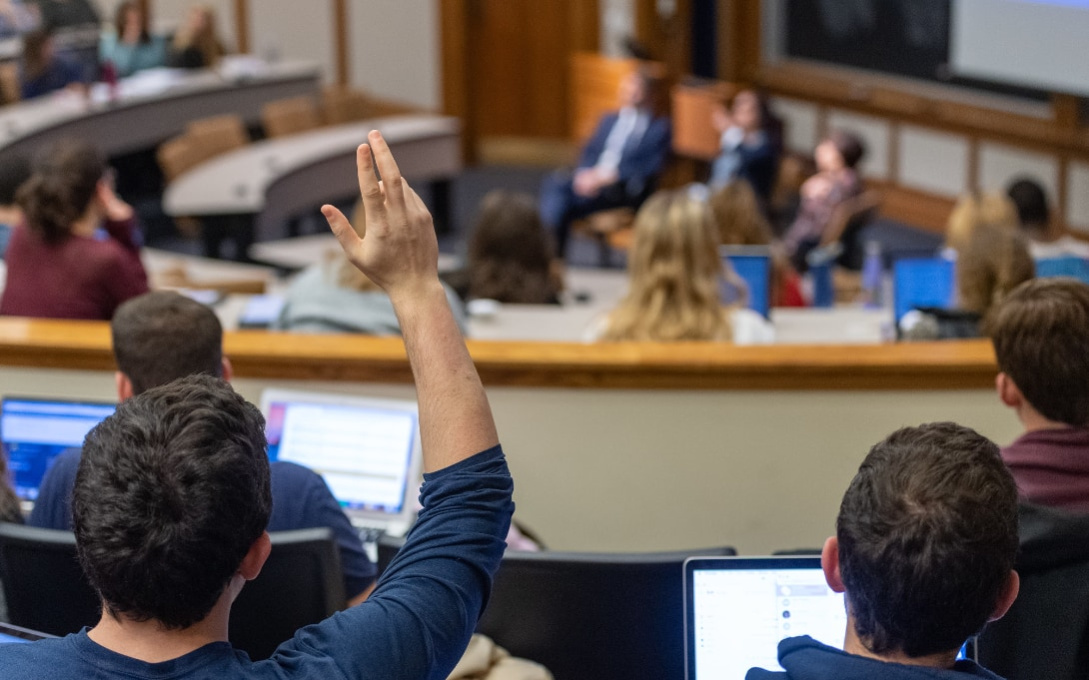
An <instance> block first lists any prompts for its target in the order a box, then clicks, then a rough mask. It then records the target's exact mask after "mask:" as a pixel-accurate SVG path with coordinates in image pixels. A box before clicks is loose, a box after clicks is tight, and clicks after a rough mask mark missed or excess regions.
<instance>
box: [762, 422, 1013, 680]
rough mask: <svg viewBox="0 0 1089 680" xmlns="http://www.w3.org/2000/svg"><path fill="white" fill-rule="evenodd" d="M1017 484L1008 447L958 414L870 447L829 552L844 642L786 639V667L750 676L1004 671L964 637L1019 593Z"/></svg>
mask: <svg viewBox="0 0 1089 680" xmlns="http://www.w3.org/2000/svg"><path fill="white" fill-rule="evenodd" d="M1017 551H1018V536H1017V486H1016V484H1015V483H1014V481H1013V477H1012V476H1011V475H1010V472H1009V470H1007V469H1006V466H1005V465H1003V463H1002V458H1001V457H1000V456H999V453H998V447H997V446H995V445H994V444H993V443H991V442H990V441H988V440H987V439H985V438H984V437H982V436H981V435H979V434H977V433H976V432H974V431H972V430H970V429H968V428H965V427H961V426H959V425H955V424H953V423H935V424H931V425H923V426H921V427H914V428H905V429H903V430H899V431H897V432H894V433H893V434H892V435H890V436H889V437H888V438H887V439H885V440H884V441H883V442H881V443H879V444H878V445H877V446H875V447H873V449H871V450H870V453H869V455H868V456H866V459H865V460H864V461H863V462H862V466H861V467H860V468H859V470H858V474H857V475H855V478H854V480H853V481H852V482H851V484H850V486H849V487H848V488H847V492H846V493H845V494H844V496H843V504H842V505H841V506H840V510H839V518H838V519H837V520H836V535H835V536H834V537H832V538H829V539H828V542H827V543H825V545H824V551H823V554H822V555H821V564H822V566H823V567H824V573H825V577H826V578H827V580H828V585H829V586H830V587H831V588H832V589H833V590H835V591H836V592H841V593H844V597H845V600H846V603H847V633H846V639H845V642H844V648H843V649H844V651H840V650H838V649H833V648H831V647H827V646H825V645H822V644H820V643H818V642H816V641H814V640H813V639H812V638H809V637H797V638H789V639H786V640H783V641H782V642H781V643H780V644H779V663H780V664H781V665H782V667H783V668H785V669H786V672H785V673H773V672H770V671H765V670H760V669H753V670H751V671H749V673H748V674H747V675H746V679H747V680H773V679H774V678H795V679H796V680H803V679H804V680H842V679H843V678H860V679H861V678H867V679H868V680H869V679H879V678H890V679H896V680H910V679H911V678H919V680H924V679H930V680H940V679H942V678H946V679H948V680H955V679H956V678H989V679H991V680H997V678H998V676H996V675H994V674H993V673H990V672H988V671H986V670H984V669H983V668H980V667H979V666H978V665H977V664H976V663H975V662H973V661H957V660H956V659H957V655H958V653H959V652H960V650H961V647H962V646H963V645H964V643H965V642H966V641H967V640H968V638H969V637H971V636H973V635H975V634H977V633H979V632H980V631H981V630H982V629H983V627H984V625H986V623H987V622H988V621H992V620H995V619H998V618H1001V617H1002V615H1003V614H1005V613H1006V611H1007V610H1008V609H1009V608H1010V605H1012V604H1013V602H1014V600H1015V599H1016V598H1017V592H1018V587H1019V579H1018V576H1017V572H1016V571H1014V570H1013V567H1014V560H1015V558H1016V557H1017Z"/></svg>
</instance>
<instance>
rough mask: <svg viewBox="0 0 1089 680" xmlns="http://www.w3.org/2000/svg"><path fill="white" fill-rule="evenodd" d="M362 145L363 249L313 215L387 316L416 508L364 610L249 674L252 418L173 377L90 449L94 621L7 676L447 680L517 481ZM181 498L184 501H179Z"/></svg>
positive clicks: (259, 534)
mask: <svg viewBox="0 0 1089 680" xmlns="http://www.w3.org/2000/svg"><path fill="white" fill-rule="evenodd" d="M369 140H370V148H373V149H374V152H373V155H374V157H376V158H377V160H378V166H379V168H380V169H381V174H382V179H383V184H384V185H385V186H384V189H383V188H380V186H379V183H378V178H377V176H376V175H375V173H374V172H373V171H372V170H371V167H372V166H371V163H372V153H371V151H370V148H369V147H361V149H360V152H359V167H360V173H359V174H360V184H361V188H362V190H363V195H364V196H365V197H366V205H367V222H368V224H369V229H368V232H367V238H366V239H360V238H359V237H358V236H356V234H355V233H354V231H353V230H352V228H351V225H350V224H349V223H348V220H347V219H345V217H344V216H343V215H342V214H341V213H340V212H339V211H337V210H336V209H335V208H332V207H331V206H326V207H325V208H324V211H325V215H326V217H327V218H328V220H329V222H330V224H331V225H332V228H333V230H334V232H335V233H336V235H337V237H338V239H339V240H340V242H341V244H342V246H343V247H344V249H345V251H346V252H347V254H348V256H349V257H350V258H351V259H352V262H354V263H356V264H357V265H358V266H359V267H360V268H361V269H363V270H364V271H366V273H367V276H368V277H369V278H371V279H372V280H374V281H378V282H380V284H381V285H382V286H383V287H384V289H385V290H386V292H387V293H388V294H389V296H390V298H391V299H392V300H393V302H394V304H395V305H396V308H397V311H398V313H399V315H400V317H401V320H402V324H403V330H404V335H405V348H406V351H407V353H408V357H409V362H410V363H411V364H412V369H413V372H414V375H415V377H416V389H417V391H418V399H419V405H420V434H421V441H422V445H423V456H424V463H423V464H424V472H425V483H424V486H423V491H422V501H423V508H424V509H423V511H422V512H421V513H420V517H419V520H418V521H417V523H416V526H415V527H414V529H413V531H412V532H411V533H410V534H409V536H408V540H407V541H406V543H405V546H404V547H403V548H402V549H401V550H400V552H399V553H398V555H397V557H396V558H395V559H394V560H393V562H392V563H391V564H390V566H389V568H388V569H387V570H386V571H385V573H383V575H382V579H381V581H380V583H379V585H378V587H377V589H376V590H375V592H374V594H373V595H372V596H371V597H370V598H369V599H368V600H367V601H366V602H364V603H362V604H360V605H358V606H356V607H352V608H350V609H347V610H345V611H343V612H340V613H338V614H336V615H334V616H332V617H331V618H329V619H327V620H326V621H323V622H322V623H319V624H317V625H313V626H308V627H306V628H304V629H302V630H300V631H299V632H298V633H296V635H295V637H294V638H292V639H291V640H289V641H287V642H285V643H284V644H282V645H281V646H280V647H279V649H278V650H277V651H276V652H275V653H274V654H273V655H272V657H271V658H270V659H268V660H265V661H260V662H257V663H253V662H251V661H250V660H249V658H248V657H247V656H246V655H245V654H239V653H238V652H236V651H235V650H234V649H233V648H232V647H231V645H230V644H229V642H228V641H227V622H228V619H229V616H230V610H231V605H232V603H233V601H234V599H235V598H236V597H237V596H238V593H239V592H240V591H241V589H242V587H243V586H244V585H245V582H246V581H247V580H252V579H254V578H256V577H257V575H258V574H259V573H260V571H261V567H262V565H263V564H264V562H265V560H266V558H267V557H268V554H269V550H270V547H271V546H270V544H269V539H268V534H267V533H266V532H265V526H266V525H267V523H268V517H269V512H270V505H271V503H272V494H271V490H270V487H269V465H268V457H267V456H266V454H265V446H266V442H265V435H264V422H263V419H262V418H261V415H260V413H259V412H258V411H257V409H256V408H254V407H253V406H251V405H249V404H247V403H246V402H245V401H244V400H243V399H242V398H241V397H240V396H238V395H237V394H235V393H234V392H233V391H232V390H231V388H230V387H229V386H228V385H227V384H226V383H224V382H222V381H220V380H217V379H215V378H211V377H208V376H194V377H189V378H183V379H181V380H179V381H176V382H173V383H171V384H169V385H167V386H165V387H158V388H155V389H152V390H149V391H147V392H145V393H144V394H141V395H139V396H136V397H134V398H132V399H130V400H128V401H126V402H124V403H122V404H121V405H120V407H119V408H118V411H117V413H116V414H115V415H113V416H111V417H110V418H109V419H107V420H106V421H105V422H104V423H102V424H101V425H99V426H98V427H97V428H96V429H95V430H93V431H92V432H91V434H90V435H89V436H88V438H87V444H86V446H85V448H84V454H83V460H82V461H81V462H80V470H79V476H78V477H77V480H76V488H75V491H74V493H73V502H72V514H73V520H74V526H75V533H76V547H77V550H78V552H79V556H80V561H81V564H82V565H83V567H84V570H85V571H86V573H87V575H88V578H89V580H90V582H91V584H92V585H93V586H94V588H95V589H96V590H97V591H98V593H99V595H100V596H101V598H102V604H103V613H102V618H101V620H100V621H99V623H98V624H97V625H96V626H95V627H94V628H92V629H90V630H86V629H85V630H84V631H82V632H80V633H78V634H75V635H69V636H68V637H65V638H60V639H54V640H44V641H41V642H35V643H31V644H25V645H18V647H20V649H10V650H8V649H5V650H4V651H3V653H2V654H0V677H3V678H4V680H29V679H31V678H54V677H68V678H83V677H97V678H106V677H129V678H132V677H145V678H152V677H167V676H169V677H170V678H173V679H174V680H190V679H192V680H196V679H197V678H220V679H224V680H230V679H232V678H239V679H242V678H284V677H288V676H291V677H308V678H314V677H340V678H400V679H404V680H416V679H418V680H424V679H425V678H445V677H447V675H448V674H449V673H450V671H451V670H452V669H453V668H454V665H455V663H457V661H458V659H459V658H460V657H461V654H462V652H463V651H464V650H465V646H466V644H467V643H468V641H469V637H470V635H471V634H472V632H473V628H474V627H475V626H476V622H477V619H478V618H479V617H480V614H481V613H482V611H483V608H484V603H485V602H486V600H487V598H488V594H489V592H490V589H491V583H492V578H493V576H494V574H495V572H496V570H497V569H498V567H499V562H500V559H501V558H502V556H503V537H504V536H505V535H506V533H507V527H508V525H509V523H510V517H511V513H512V511H513V507H514V506H513V503H512V502H511V493H512V491H513V485H512V482H511V478H510V473H509V471H508V469H507V465H506V462H505V459H504V456H503V453H502V450H501V448H500V447H499V443H498V442H499V439H498V436H497V434H496V429H495V423H494V421H493V419H492V415H491V410H490V408H489V406H488V400H487V396H486V394H485V392H484V388H483V386H482V385H481V383H480V379H479V377H478V375H477V373H476V369H475V367H474V366H473V363H472V360H471V359H470V357H469V353H468V350H467V349H466V347H465V343H464V341H463V340H462V338H461V334H460V333H459V331H458V328H457V324H456V323H455V322H454V318H453V315H452V314H451V313H450V308H449V305H448V304H447V300H446V296H445V294H444V292H443V289H442V287H441V286H440V285H439V279H438V272H437V261H438V244H437V242H436V239H435V235H434V226H433V225H432V222H431V217H430V215H428V213H427V210H426V208H424V206H423V202H422V201H420V199H419V197H418V196H417V195H416V194H415V192H413V191H412V189H410V188H409V187H408V185H407V184H406V183H405V182H404V181H403V180H402V178H401V176H400V173H399V171H398V169H397V166H396V164H395V162H394V160H393V157H392V155H391V154H390V153H389V148H388V146H387V145H386V143H385V141H384V140H383V139H382V138H381V137H380V136H379V135H378V133H371V136H370V138H369ZM183 499H184V500H183Z"/></svg>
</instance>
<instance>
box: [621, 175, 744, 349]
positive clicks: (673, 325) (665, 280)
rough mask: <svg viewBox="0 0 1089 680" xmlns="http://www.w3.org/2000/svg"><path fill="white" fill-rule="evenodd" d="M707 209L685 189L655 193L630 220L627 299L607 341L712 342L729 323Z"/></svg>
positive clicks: (715, 235)
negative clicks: (721, 291) (721, 300)
mask: <svg viewBox="0 0 1089 680" xmlns="http://www.w3.org/2000/svg"><path fill="white" fill-rule="evenodd" d="M717 236H718V235H717V233H716V230H715V225H714V219H713V218H712V216H711V209H710V208H709V207H708V205H707V203H706V201H705V200H704V197H701V196H697V195H695V192H693V191H692V190H690V189H677V190H673V191H660V192H658V193H657V194H655V195H654V196H651V197H650V199H649V200H648V201H647V202H646V203H644V204H643V207H642V208H640V210H639V213H638V214H637V215H636V217H635V232H634V236H633V240H632V247H631V253H630V255H629V256H628V273H629V277H630V282H629V288H630V290H629V293H628V296H627V297H626V298H625V299H624V301H623V302H622V303H621V305H620V307H619V308H617V310H616V311H614V312H613V313H612V315H611V316H610V323H609V330H608V331H607V332H606V334H605V338H606V339H608V340H640V341H642V340H650V341H660V342H669V341H675V340H716V339H722V337H724V336H726V335H728V330H729V322H728V320H727V317H726V314H725V312H724V310H723V308H722V304H721V302H720V300H719V277H720V276H721V274H722V261H721V260H720V259H719V256H718V238H717Z"/></svg>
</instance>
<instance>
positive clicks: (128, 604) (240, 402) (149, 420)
mask: <svg viewBox="0 0 1089 680" xmlns="http://www.w3.org/2000/svg"><path fill="white" fill-rule="evenodd" d="M265 446H266V445H265V434H264V419H263V418H262V417H261V414H260V412H258V410H257V409H256V408H254V407H253V406H252V405H250V404H248V403H246V401H245V400H244V399H242V397H240V396H238V395H237V394H236V393H235V392H234V390H232V389H231V387H230V385H228V384H227V383H225V382H223V381H221V380H218V379H216V378H211V377H208V376H192V377H189V378H183V379H181V380H178V381H176V382H173V383H171V384H169V385H166V386H164V387H158V388H155V389H153V390H149V391H147V392H145V393H144V394H141V395H139V396H137V397H134V398H133V399H129V400H128V401H125V402H123V403H122V404H121V405H120V406H118V409H117V412H116V413H115V414H114V415H112V416H110V417H109V418H107V419H106V420H105V421H103V422H102V423H101V424H99V425H98V426H97V427H96V428H95V429H94V430H92V431H91V433H90V434H88V435H87V439H86V442H85V443H84V446H83V453H82V456H81V458H80V464H79V472H78V473H77V475H76V484H75V488H74V489H73V492H72V516H73V528H74V531H75V534H76V547H77V550H78V552H79V558H80V563H81V564H82V565H83V569H84V571H85V573H86V574H87V576H88V578H89V579H90V581H91V584H92V585H93V586H94V587H95V589H96V590H97V591H98V593H99V595H100V596H101V597H102V599H103V601H104V603H105V605H106V609H107V612H109V613H110V614H112V615H113V616H115V617H116V616H118V615H121V614H124V615H125V616H126V617H128V618H131V619H133V620H137V621H148V620H155V621H159V622H161V623H162V624H163V625H164V626H165V627H166V628H168V629H175V630H176V629H182V628H187V627H189V626H192V625H193V624H195V623H197V622H199V621H201V620H203V619H204V618H205V617H206V616H207V615H208V613H209V612H210V611H211V609H212V607H213V606H214V605H215V603H216V601H217V600H218V599H219V597H220V595H221V594H222V593H223V590H224V588H225V587H226V585H227V583H228V582H229V581H230V579H231V577H232V576H233V574H235V573H236V572H237V570H238V567H239V565H240V564H241V562H242V559H243V557H245V555H246V553H247V552H248V551H249V549H250V547H251V546H252V545H253V543H254V541H256V540H257V539H258V537H260V536H261V534H262V532H264V530H265V527H266V525H267V524H268V519H269V514H270V512H271V507H272V496H271V490H270V487H269V464H268V458H267V454H266V451H265Z"/></svg>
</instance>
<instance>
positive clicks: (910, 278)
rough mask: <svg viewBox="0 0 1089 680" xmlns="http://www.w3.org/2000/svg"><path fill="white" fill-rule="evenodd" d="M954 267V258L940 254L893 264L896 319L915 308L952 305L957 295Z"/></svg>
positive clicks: (942, 307) (947, 306)
mask: <svg viewBox="0 0 1089 680" xmlns="http://www.w3.org/2000/svg"><path fill="white" fill-rule="evenodd" d="M954 267H955V265H954V263H953V262H952V261H951V260H947V259H945V258H940V257H935V258H924V259H904V260H897V261H896V262H895V263H894V264H893V267H892V280H893V308H894V309H895V313H896V323H900V320H901V319H903V318H904V315H905V314H907V313H908V312H910V311H911V310H913V309H918V308H921V307H937V308H939V309H949V308H950V307H952V306H953V302H954V297H955V296H956V288H955V282H954Z"/></svg>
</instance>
